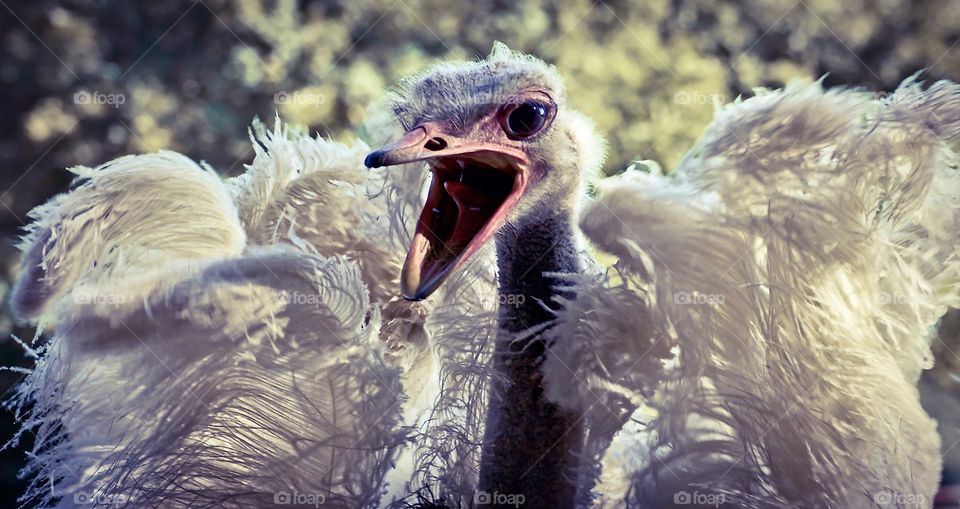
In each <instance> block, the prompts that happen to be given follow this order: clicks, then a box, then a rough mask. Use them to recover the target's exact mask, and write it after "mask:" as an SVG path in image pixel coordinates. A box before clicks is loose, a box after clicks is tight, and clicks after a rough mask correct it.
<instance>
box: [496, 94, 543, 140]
mask: <svg viewBox="0 0 960 509" xmlns="http://www.w3.org/2000/svg"><path fill="white" fill-rule="evenodd" d="M549 116H550V110H549V108H548V107H547V105H545V104H543V103H540V102H537V101H526V102H523V103H520V104H517V105H515V106H512V107H510V108H508V109H507V110H506V115H504V117H503V118H502V120H501V122H500V124H501V126H502V127H503V130H504V132H506V133H507V136H510V137H511V138H515V139H520V138H529V137H530V136H533V135H534V134H537V133H538V132H540V131H541V130H542V129H543V127H544V126H545V125H546V124H547V118H548V117H549Z"/></svg>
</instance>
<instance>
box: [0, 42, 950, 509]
mask: <svg viewBox="0 0 960 509" xmlns="http://www.w3.org/2000/svg"><path fill="white" fill-rule="evenodd" d="M393 112H394V118H393V119H381V120H380V121H378V122H376V123H375V124H376V125H379V126H380V128H375V127H374V128H371V129H368V132H369V133H370V136H371V140H370V141H371V142H375V143H376V145H378V146H381V145H382V148H380V149H377V150H373V151H371V150H370V149H369V147H368V146H367V145H366V144H364V143H359V142H358V143H356V144H354V145H353V146H345V145H342V144H338V143H334V142H331V141H329V140H324V139H322V138H310V137H308V136H306V135H305V134H304V133H302V132H300V131H297V130H292V129H290V128H285V127H283V126H282V125H281V124H280V123H279V122H277V124H276V126H275V128H274V129H273V130H272V131H268V130H267V129H266V128H265V127H263V126H262V125H261V124H255V127H254V129H253V130H252V133H251V136H252V138H253V141H254V143H253V144H254V149H255V151H256V157H255V159H254V161H253V163H252V164H251V165H250V166H249V167H248V168H247V172H246V173H245V174H244V175H241V176H240V177H236V178H233V179H230V180H228V181H226V182H224V181H222V180H221V179H219V178H217V177H216V175H215V174H214V173H213V172H212V171H211V170H210V169H209V168H206V167H203V166H199V165H197V164H195V163H193V162H192V161H190V160H189V159H187V158H186V157H184V156H181V155H179V154H174V153H171V152H161V153H158V154H150V155H142V156H128V157H125V158H120V159H118V160H115V161H112V162H110V163H107V164H105V165H103V166H101V167H99V168H95V169H90V168H76V169H74V171H75V172H76V173H77V174H78V182H77V183H76V185H75V186H74V187H73V189H72V190H71V191H70V192H68V193H66V194H64V195H61V196H58V197H56V198H54V199H53V200H51V201H50V202H49V203H47V204H45V205H43V206H41V207H39V208H38V209H36V210H35V211H34V212H33V213H32V217H33V223H32V224H31V226H30V227H29V229H28V231H27V235H26V236H25V238H24V241H23V250H24V256H23V261H22V271H21V277H20V279H19V281H18V282H17V285H16V287H15V289H14V291H13V294H12V305H13V308H14V311H15V312H16V313H17V315H18V316H19V317H20V318H21V319H24V320H32V321H36V322H38V323H39V324H41V325H42V326H43V327H44V328H47V329H51V332H52V334H51V339H50V340H49V342H47V343H44V344H42V345H41V346H39V347H38V346H29V345H26V344H24V348H25V349H26V351H27V353H28V355H31V356H33V357H35V358H36V359H37V364H36V367H35V368H34V369H33V370H31V371H30V372H29V373H27V374H26V375H27V377H26V379H25V381H24V383H23V384H22V385H20V386H19V388H18V391H17V394H16V395H15V397H14V399H13V400H12V401H11V403H10V404H11V405H12V407H13V408H14V409H15V410H16V411H17V412H18V413H19V415H20V416H21V417H22V419H23V427H22V429H21V432H20V434H23V433H31V434H34V435H35V436H36V440H35V445H34V448H33V450H32V451H31V454H30V456H29V461H28V466H27V468H26V469H25V471H24V474H25V475H27V476H29V477H30V478H31V480H32V484H31V486H30V489H29V491H28V492H27V493H26V494H25V495H24V496H23V498H22V501H23V503H24V504H34V505H41V506H59V507H72V506H80V505H85V504H91V503H94V504H100V505H109V504H113V505H123V504H127V505H130V506H133V507H150V506H159V507H198V506H199V507H204V506H207V507H263V506H268V505H269V504H278V505H284V504H298V505H307V506H309V505H318V504H320V503H323V504H326V505H327V506H332V507H376V506H382V505H389V504H396V505H402V504H404V503H406V501H407V500H408V499H405V498H404V496H403V495H404V494H405V493H409V492H416V493H417V496H418V497H419V498H420V499H427V500H426V501H427V502H429V504H432V505H448V506H472V505H474V506H481V505H485V504H488V503H493V505H511V506H513V505H517V504H523V506H524V507H574V506H583V507H589V506H592V507H623V506H627V507H669V506H672V505H676V506H683V507H688V506H695V507H696V506H705V507H713V506H729V507H750V508H767V507H769V508H774V507H844V508H846V507H852V508H856V507H875V506H877V505H884V504H894V505H900V506H908V507H924V506H929V505H930V503H931V501H932V496H933V493H934V491H935V489H936V485H937V480H938V475H939V471H940V459H939V458H940V454H939V445H940V444H939V438H938V436H937V431H936V423H935V422H934V421H933V420H932V419H930V417H929V416H928V415H927V414H926V413H925V412H924V411H923V409H922V408H921V406H920V398H919V395H918V391H917V381H918V379H919V376H920V373H921V371H922V370H923V369H925V368H928V367H929V364H930V362H929V351H930V350H929V342H928V341H929V340H928V337H929V332H930V331H929V329H930V328H931V327H932V325H933V324H935V323H936V320H937V319H938V318H939V317H940V316H942V315H943V314H944V313H945V312H946V310H947V309H948V308H949V307H957V306H958V305H960V302H958V298H960V277H958V274H960V260H958V259H957V256H956V245H957V240H958V239H957V236H958V227H957V226H958V224H960V213H958V210H960V197H958V193H960V175H958V173H957V171H956V165H957V160H956V154H955V153H954V152H953V150H952V149H951V145H950V144H952V143H956V142H957V141H958V140H960V121H958V119H960V87H957V86H956V85H954V84H951V83H947V82H940V83H936V84H934V85H932V86H930V87H929V88H926V89H924V88H923V87H921V85H920V84H919V83H917V82H915V81H912V80H908V81H906V82H905V83H904V84H903V85H901V87H900V88H899V89H898V90H897V92H896V93H895V94H893V95H892V96H891V97H889V98H887V99H884V100H878V99H876V98H875V97H873V96H871V95H870V94H867V93H864V92H858V91H855V90H841V91H824V90H822V88H821V87H820V85H819V84H816V83H815V84H793V85H790V86H788V87H787V88H786V89H785V90H782V91H767V92H763V93H759V94H758V95H757V96H756V97H753V98H751V99H748V100H744V101H738V102H735V103H734V104H731V105H728V106H726V107H724V108H723V109H721V110H720V111H718V113H717V118H716V120H715V121H714V123H713V124H711V126H710V127H709V128H708V129H707V130H706V132H705V133H704V135H703V137H702V138H701V139H700V141H698V142H697V144H696V145H695V146H694V147H693V149H692V150H691V151H690V153H689V154H688V155H687V156H686V157H685V158H684V160H683V161H682V162H681V163H680V165H679V167H678V168H676V169H675V170H674V171H673V172H671V175H669V176H666V175H663V174H662V173H661V172H659V171H658V170H657V169H656V168H655V166H654V165H652V164H650V163H645V164H643V165H642V166H643V167H645V168H646V169H647V171H641V170H640V169H639V166H638V167H637V168H631V169H629V170H627V171H626V172H624V173H622V174H621V175H618V176H616V177H611V178H608V179H603V180H600V179H599V178H598V175H597V174H598V172H599V169H600V166H601V163H602V160H603V150H602V143H601V142H600V141H599V137H598V136H597V134H596V133H595V129H594V128H593V126H592V125H591V124H590V122H589V121H588V120H587V119H586V118H585V117H583V116H581V115H579V114H577V113H575V112H574V111H572V110H571V109H570V107H569V106H568V104H567V101H566V98H565V94H564V88H563V82H562V80H561V78H560V77H559V75H558V74H557V73H556V71H555V70H554V69H553V68H552V67H550V66H549V65H547V64H545V63H543V62H542V61H540V60H538V59H535V58H533V57H530V56H527V55H523V54H519V53H516V52H513V51H510V50H509V49H507V48H506V47H505V46H502V45H497V46H495V48H494V51H493V52H492V53H491V55H490V56H489V57H488V58H486V59H483V60H479V61H475V62H467V63H456V64H453V63H443V64H438V65H436V66H434V67H431V68H430V69H427V70H426V71H424V72H423V73H422V74H420V75H417V76H414V77H412V78H410V79H408V80H406V81H405V82H404V83H403V84H402V86H401V87H399V89H398V90H397V92H396V96H395V97H394V108H393ZM384 116H386V115H384ZM393 122H396V123H399V124H400V126H402V128H403V130H404V132H399V133H394V131H395V128H393V127H392V125H393V124H392V123H393ZM391 140H393V141H391ZM364 166H367V167H373V169H370V170H365V169H364ZM426 170H429V172H427V171H426ZM427 173H429V174H431V175H432V179H431V181H430V182H429V184H426V186H425V187H426V192H425V196H424V197H423V198H422V199H421V190H422V189H423V188H424V184H425V182H424V180H423V178H424V177H425V176H426V174H427ZM585 183H593V184H595V189H596V191H597V192H596V196H595V198H593V199H590V200H587V198H586V197H585V196H584V195H583V194H584V193H583V188H584V184H585ZM418 209H421V211H420V212H419V214H417V213H416V211H417V210H418ZM410 231H413V235H412V237H411V236H410V234H409V232H410ZM581 234H582V235H583V236H584V237H586V239H588V240H589V241H590V242H591V243H592V244H593V246H595V247H596V248H597V249H599V250H602V251H604V252H607V253H609V254H610V255H612V256H613V257H615V259H616V263H615V265H614V266H613V267H612V268H611V269H610V270H608V271H606V272H605V271H602V270H600V269H599V268H598V265H597V264H596V262H594V261H593V260H592V256H591V252H590V251H588V250H585V248H584V243H583V242H582V240H581V239H580V236H581ZM491 240H492V241H493V244H495V245H491V242H490V241H491ZM404 251H406V255H405V257H404V254H403V253H404ZM494 260H495V266H494ZM398 294H399V295H398ZM401 296H402V297H403V298H400V297H401ZM484 416H486V418H485V419H484ZM18 438H19V435H18V437H15V438H14V440H16V439H18ZM411 442H415V443H411ZM946 445H948V444H946ZM385 485H387V486H388V487H389V489H388V491H387V493H388V494H387V496H384V493H385Z"/></svg>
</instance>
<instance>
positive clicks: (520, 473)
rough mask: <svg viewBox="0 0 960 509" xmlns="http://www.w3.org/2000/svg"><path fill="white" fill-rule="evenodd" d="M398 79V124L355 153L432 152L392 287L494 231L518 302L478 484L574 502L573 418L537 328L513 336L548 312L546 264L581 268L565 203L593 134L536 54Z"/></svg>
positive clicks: (505, 291) (588, 167)
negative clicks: (548, 368)
mask: <svg viewBox="0 0 960 509" xmlns="http://www.w3.org/2000/svg"><path fill="white" fill-rule="evenodd" d="M404 89H405V93H404V95H403V97H402V98H399V99H398V100H397V101H396V102H395V111H396V114H397V117H398V119H399V120H400V123H401V124H402V125H403V127H404V128H406V129H408V131H407V133H406V134H405V135H404V136H403V137H402V138H400V139H399V140H397V141H396V142H395V143H393V144H390V145H388V146H386V147H384V148H382V149H380V150H376V151H374V152H371V153H370V154H369V155H368V156H367V157H366V160H365V164H366V165H367V166H368V167H381V166H388V165H397V164H408V163H414V162H419V161H429V163H430V164H429V166H430V170H431V173H432V175H433V178H432V182H431V184H430V187H429V194H428V195H427V198H426V205H425V206H424V208H423V212H422V213H421V215H420V218H419V220H418V222H417V226H416V232H415V234H414V237H413V242H412V244H411V246H410V249H409V252H408V254H407V257H406V261H405V262H404V266H403V272H402V276H401V285H402V293H403V296H404V297H405V298H407V299H410V300H422V299H424V298H426V297H427V296H428V295H430V294H431V293H432V292H433V291H434V290H436V288H437V287H438V286H439V285H440V284H441V283H442V282H443V280H444V279H445V278H446V277H447V276H448V275H449V274H450V273H451V272H452V271H455V270H456V269H457V267H458V266H460V265H461V264H463V263H464V262H465V261H466V260H467V259H469V257H470V256H471V255H472V254H473V253H475V252H476V251H477V250H478V249H479V248H480V246H482V245H483V244H484V243H485V242H486V241H487V240H488V239H490V238H491V237H494V236H495V237H496V257H497V266H498V277H497V283H498V289H497V291H498V295H499V297H500V299H499V300H500V302H503V303H507V302H510V303H515V304H513V305H502V306H500V310H499V322H498V331H499V332H498V334H497V338H496V348H495V351H494V369H495V371H496V373H497V375H498V376H496V377H495V378H494V382H493V383H492V385H491V387H490V398H489V403H488V408H489V410H488V415H487V425H486V437H485V438H484V448H483V456H484V459H483V462H482V466H481V470H480V489H481V490H483V491H485V492H489V493H504V494H512V495H520V496H522V497H523V498H524V500H526V501H527V502H526V504H527V505H528V506H530V507H556V508H561V507H572V504H573V501H574V500H575V498H576V497H575V492H576V475H575V474H576V460H577V456H578V455H579V454H580V453H581V442H582V441H583V439H584V434H583V429H582V424H581V419H580V416H579V415H578V414H577V412H575V411H572V410H570V409H564V408H561V407H560V406H559V405H557V404H556V403H554V402H552V401H549V400H548V399H547V397H546V394H545V392H544V389H543V383H542V382H543V381H542V378H543V374H542V372H541V371H540V364H541V363H542V360H543V355H544V352H545V347H546V344H545V341H544V339H543V338H542V336H541V334H540V333H533V334H530V335H527V336H526V337H524V338H523V339H519V340H518V337H517V335H518V334H520V333H522V332H524V331H527V330H536V329H540V328H542V326H544V325H546V324H548V323H550V322H551V321H552V320H553V319H554V311H555V310H554V309H551V308H550V307H549V306H550V305H551V304H554V303H555V302H556V300H555V298H554V297H555V294H556V281H555V278H553V277H551V274H556V273H578V272H580V271H581V263H580V260H579V253H580V251H581V250H582V247H581V246H580V242H578V239H577V238H576V236H575V231H576V228H575V226H574V222H575V219H574V218H575V210H576V206H577V202H578V200H579V199H580V196H581V194H582V186H581V174H582V173H584V172H586V173H593V172H596V171H598V170H599V165H600V163H601V159H602V153H603V148H602V146H601V144H602V141H600V138H599V136H598V135H597V134H596V132H595V130H594V128H593V126H592V125H591V123H590V122H589V121H588V120H586V119H585V118H584V117H583V116H581V115H579V114H578V113H576V112H573V111H570V110H568V109H566V108H564V107H563V102H562V101H563V85H562V82H561V81H560V79H559V77H558V76H557V75H556V74H555V73H554V72H553V71H552V70H551V69H550V68H549V67H547V66H546V65H545V64H543V63H542V62H541V61H538V60H533V59H524V58H518V59H502V60H499V61H497V60H495V61H493V62H489V63H488V62H484V63H481V64H479V65H474V66H467V67H462V66H457V67H451V68H448V69H437V70H434V71H432V72H430V73H428V74H427V75H425V76H421V77H419V78H414V79H411V80H410V81H408V82H407V84H406V86H405V87H404ZM437 98H442V100H439V101H438V100H437ZM478 98H481V100H479V101H478V100H477V99H478ZM546 487H550V489H549V490H547V489H545V488H546Z"/></svg>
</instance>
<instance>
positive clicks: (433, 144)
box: [423, 138, 447, 151]
mask: <svg viewBox="0 0 960 509" xmlns="http://www.w3.org/2000/svg"><path fill="white" fill-rule="evenodd" d="M423 148H425V149H427V150H433V151H437V150H443V149H445V148H447V142H446V141H444V139H443V138H430V139H429V140H427V143H426V144H425V145H424V146H423Z"/></svg>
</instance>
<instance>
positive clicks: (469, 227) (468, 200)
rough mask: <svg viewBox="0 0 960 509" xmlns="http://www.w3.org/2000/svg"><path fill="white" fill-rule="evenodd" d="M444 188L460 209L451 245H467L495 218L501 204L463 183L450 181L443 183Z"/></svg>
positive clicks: (450, 241) (451, 237)
mask: <svg viewBox="0 0 960 509" xmlns="http://www.w3.org/2000/svg"><path fill="white" fill-rule="evenodd" d="M443 187H444V189H446V190H447V194H449V195H450V197H451V198H453V201H454V202H456V204H457V209H458V212H457V224H456V226H454V229H453V234H452V235H451V236H450V240H449V244H450V245H452V246H460V245H466V244H467V243H468V242H470V241H471V240H472V239H473V237H474V236H475V235H476V234H477V232H479V231H480V229H481V228H483V225H484V224H486V223H487V221H488V220H489V219H490V218H491V217H493V214H494V212H496V210H497V207H498V206H499V205H500V204H499V203H496V202H495V201H494V200H491V199H490V198H489V197H487V196H485V195H484V194H483V193H480V192H479V191H477V190H476V189H474V188H472V187H470V186H468V185H466V184H463V183H461V182H454V181H452V180H448V181H446V182H444V183H443Z"/></svg>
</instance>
